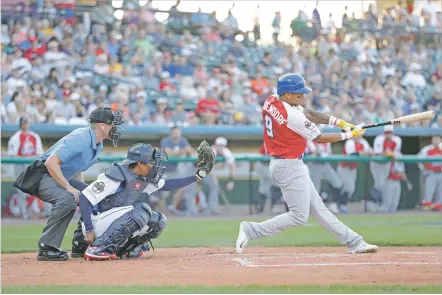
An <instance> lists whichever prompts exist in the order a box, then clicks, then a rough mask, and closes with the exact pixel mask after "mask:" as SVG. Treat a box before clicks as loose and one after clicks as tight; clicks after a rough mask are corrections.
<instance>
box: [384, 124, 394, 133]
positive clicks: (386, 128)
mask: <svg viewBox="0 0 442 295" xmlns="http://www.w3.org/2000/svg"><path fill="white" fill-rule="evenodd" d="M386 132H394V126H393V125H386V126H384V133H386Z"/></svg>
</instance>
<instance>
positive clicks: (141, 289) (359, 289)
mask: <svg viewBox="0 0 442 295" xmlns="http://www.w3.org/2000/svg"><path fill="white" fill-rule="evenodd" d="M441 292H442V285H428V286H401V285H368V286H346V285H332V286H310V285H305V286H302V285H300V286H226V287H202V286H186V287H180V286H161V287H150V286H9V287H3V288H2V293H6V294H7V293H16V294H17V293H25V294H26V293H28V294H29V293H33V294H36V293H46V294H53V293H71V294H85V293H87V294H91V293H92V294H97V293H112V294H120V293H126V294H128V293H138V294H149V293H168V294H170V293H189V294H190V293H198V294H207V293H242V294H243V293H267V294H269V293H270V294H272V293H273V294H275V293H279V294H282V293H289V294H293V293H334V294H336V293H348V294H354V293H365V294H373V293H390V294H392V293H427V294H428V293H435V294H437V293H441Z"/></svg>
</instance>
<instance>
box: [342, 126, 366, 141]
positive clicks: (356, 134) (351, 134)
mask: <svg viewBox="0 0 442 295" xmlns="http://www.w3.org/2000/svg"><path fill="white" fill-rule="evenodd" d="M364 133H365V129H362V128H355V129H353V130H352V131H349V132H343V133H341V138H342V140H346V139H351V138H355V137H361V136H363V135H364Z"/></svg>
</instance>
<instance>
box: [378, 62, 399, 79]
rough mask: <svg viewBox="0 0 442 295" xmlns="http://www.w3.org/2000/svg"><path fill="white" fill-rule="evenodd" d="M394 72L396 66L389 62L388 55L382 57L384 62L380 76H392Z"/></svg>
mask: <svg viewBox="0 0 442 295" xmlns="http://www.w3.org/2000/svg"><path fill="white" fill-rule="evenodd" d="M395 72H396V68H395V66H394V65H393V64H392V63H391V60H390V58H389V57H385V58H384V63H383V64H382V66H381V73H382V78H385V77H387V76H394V73H395Z"/></svg>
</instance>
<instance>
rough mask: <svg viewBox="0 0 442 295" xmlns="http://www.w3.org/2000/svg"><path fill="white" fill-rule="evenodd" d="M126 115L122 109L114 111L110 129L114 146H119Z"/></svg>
mask: <svg viewBox="0 0 442 295" xmlns="http://www.w3.org/2000/svg"><path fill="white" fill-rule="evenodd" d="M124 121H125V120H124V115H123V113H122V112H120V111H116V112H115V113H114V119H113V120H112V123H111V129H110V131H109V135H108V136H109V139H110V140H112V144H113V145H114V147H117V145H118V140H120V136H121V133H123V130H124V129H123V128H122V127H121V125H122V124H124Z"/></svg>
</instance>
